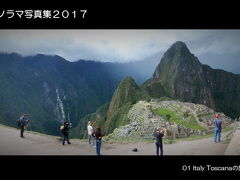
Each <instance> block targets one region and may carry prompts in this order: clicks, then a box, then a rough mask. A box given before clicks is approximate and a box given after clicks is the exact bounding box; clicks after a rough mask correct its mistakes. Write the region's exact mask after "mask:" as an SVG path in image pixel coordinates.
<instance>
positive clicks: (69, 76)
mask: <svg viewBox="0 0 240 180" xmlns="http://www.w3.org/2000/svg"><path fill="white" fill-rule="evenodd" d="M160 55H161V54H156V55H154V56H153V57H151V58H148V59H145V60H143V61H141V62H130V63H101V62H95V61H86V60H79V61H76V62H69V61H67V60H65V59H64V58H62V57H60V56H56V55H55V56H49V55H43V54H38V55H35V56H27V57H22V56H21V55H19V54H15V53H12V54H6V53H1V54H0V123H2V124H6V125H10V126H16V124H17V123H16V121H17V119H18V118H19V116H20V114H21V113H27V114H29V118H30V120H31V125H32V128H33V130H35V131H40V132H42V133H47V134H53V135H57V134H59V133H60V132H59V125H60V123H62V122H63V121H65V120H68V121H70V122H72V124H73V127H74V130H73V133H72V135H73V136H75V137H84V135H85V129H86V123H87V121H89V120H91V121H94V122H95V124H98V125H100V126H101V127H102V128H103V131H104V132H105V133H107V134H108V133H111V132H112V131H113V130H114V129H115V128H116V127H119V126H121V125H124V124H127V123H129V119H128V118H127V117H126V113H127V112H128V111H129V109H130V108H131V107H132V106H133V105H134V104H135V103H137V102H138V101H139V100H150V99H151V98H171V99H177V100H181V101H185V102H193V103H199V104H204V105H206V106H208V107H210V108H212V109H214V110H216V111H220V112H224V113H225V114H226V115H227V116H230V117H232V118H236V117H239V116H240V111H239V109H240V93H239V92H240V76H239V75H236V74H233V73H230V72H226V71H223V70H217V69H212V68H211V67H210V66H207V65H203V64H202V63H200V61H199V60H198V58H197V57H195V56H194V55H193V54H192V53H191V52H190V51H189V49H188V48H187V46H186V44H185V43H183V42H176V43H174V44H173V45H172V46H171V47H170V48H169V49H168V50H167V51H166V52H165V53H164V55H163V56H162V58H161V59H160ZM157 63H158V65H157ZM153 65H154V66H155V67H156V68H155V71H154V69H153V70H151V69H152V68H153ZM144 68H146V69H145V70H144ZM130 76H132V77H130ZM122 79H123V80H122ZM147 79H148V80H147ZM121 80H122V81H121ZM120 81H121V82H120ZM119 82H120V83H119ZM143 82H144V83H143Z"/></svg>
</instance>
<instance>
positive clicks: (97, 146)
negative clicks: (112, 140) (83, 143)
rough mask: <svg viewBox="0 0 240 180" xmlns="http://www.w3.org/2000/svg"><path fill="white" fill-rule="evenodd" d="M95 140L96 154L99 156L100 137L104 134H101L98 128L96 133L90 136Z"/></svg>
mask: <svg viewBox="0 0 240 180" xmlns="http://www.w3.org/2000/svg"><path fill="white" fill-rule="evenodd" d="M92 135H93V136H94V137H95V139H96V154H97V155H100V149H101V143H102V137H103V136H104V134H102V133H101V129H100V127H99V126H98V127H97V128H96V131H94V132H93V134H92Z"/></svg>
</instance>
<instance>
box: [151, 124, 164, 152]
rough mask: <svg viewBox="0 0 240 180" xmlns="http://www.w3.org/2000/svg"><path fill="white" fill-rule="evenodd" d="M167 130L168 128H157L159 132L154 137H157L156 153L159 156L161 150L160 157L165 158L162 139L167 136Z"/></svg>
mask: <svg viewBox="0 0 240 180" xmlns="http://www.w3.org/2000/svg"><path fill="white" fill-rule="evenodd" d="M166 134H167V130H166V128H162V129H161V128H160V127H158V128H157V131H156V132H155V133H154V136H155V137H156V143H155V144H156V153H157V155H159V149H160V155H161V156H163V143H162V137H163V136H166Z"/></svg>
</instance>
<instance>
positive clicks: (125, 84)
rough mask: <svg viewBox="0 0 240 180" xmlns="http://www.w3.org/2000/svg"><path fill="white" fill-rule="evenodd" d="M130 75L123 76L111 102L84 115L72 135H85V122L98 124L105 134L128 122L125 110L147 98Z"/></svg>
mask: <svg viewBox="0 0 240 180" xmlns="http://www.w3.org/2000/svg"><path fill="white" fill-rule="evenodd" d="M149 98H150V97H149V96H148V95H147V94H146V93H144V92H143V91H142V90H141V89H140V87H139V86H138V85H137V84H136V82H135V81H134V80H133V79H132V78H131V77H126V78H124V79H123V80H122V81H121V82H120V83H119V85H118V87H117V89H116V90H115V92H114V94H113V96H112V99H111V102H110V103H107V104H104V105H103V106H101V107H100V108H98V110H97V111H96V112H95V113H92V114H90V115H87V116H85V117H84V118H83V119H81V120H80V123H79V125H78V126H77V127H76V128H75V129H73V132H72V136H73V137H86V133H87V132H86V127H87V122H88V121H92V122H93V124H94V126H95V127H96V126H100V127H101V129H102V131H103V132H104V133H105V134H109V133H111V132H112V131H113V130H114V129H115V128H116V127H119V126H122V125H125V124H127V123H129V119H128V117H127V114H126V112H128V111H129V109H131V107H132V106H133V104H135V103H136V102H138V101H139V100H140V99H149Z"/></svg>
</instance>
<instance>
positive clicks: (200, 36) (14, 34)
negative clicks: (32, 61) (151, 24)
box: [0, 29, 240, 66]
mask: <svg viewBox="0 0 240 180" xmlns="http://www.w3.org/2000/svg"><path fill="white" fill-rule="evenodd" d="M176 41H183V42H185V43H186V44H187V46H188V48H189V49H190V51H191V52H192V53H194V54H195V55H196V56H197V57H198V58H199V59H200V61H202V62H203V63H205V64H208V62H209V63H210V62H211V63H215V65H216V66H217V65H218V64H219V63H220V64H224V66H229V63H230V66H233V65H232V63H233V62H240V30H184V29H183V30H0V52H17V53H20V54H22V55H24V56H25V55H34V54H37V53H43V54H57V55H59V56H62V57H64V58H65V59H67V60H69V61H76V60H79V59H88V60H98V61H108V62H128V61H136V60H141V59H144V58H146V57H149V56H152V55H154V54H156V53H159V52H160V53H163V52H165V51H166V50H167V49H168V48H169V47H170V46H171V45H172V44H173V43H174V42H176ZM211 63H210V64H211Z"/></svg>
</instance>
